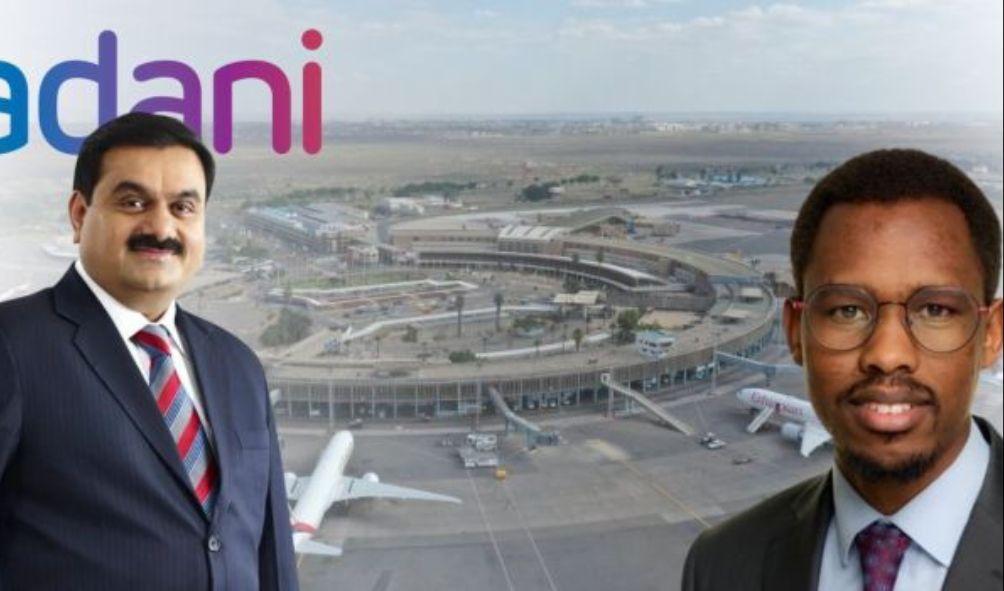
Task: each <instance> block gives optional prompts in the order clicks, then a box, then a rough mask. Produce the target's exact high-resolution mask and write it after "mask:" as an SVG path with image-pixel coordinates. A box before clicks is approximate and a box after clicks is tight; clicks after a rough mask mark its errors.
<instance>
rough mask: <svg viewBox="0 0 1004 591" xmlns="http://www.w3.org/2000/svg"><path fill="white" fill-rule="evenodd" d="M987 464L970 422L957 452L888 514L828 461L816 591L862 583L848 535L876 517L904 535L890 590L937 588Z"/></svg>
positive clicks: (987, 451) (978, 435) (987, 452)
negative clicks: (828, 499) (827, 513)
mask: <svg viewBox="0 0 1004 591" xmlns="http://www.w3.org/2000/svg"><path fill="white" fill-rule="evenodd" d="M989 465H990V445H989V444H988V443H987V442H986V440H984V439H983V435H982V434H981V433H980V428H979V427H978V426H977V425H976V423H975V422H972V423H970V425H969V439H968V440H967V441H966V445H965V447H963V448H962V452H961V453H959V457H957V458H955V461H954V462H953V463H952V465H951V466H949V467H948V469H947V470H945V471H944V472H943V473H942V474H941V476H939V477H938V479H937V480H935V481H934V482H932V483H931V484H929V485H928V486H927V488H925V489H924V490H922V491H921V492H920V493H919V494H918V495H917V496H916V497H914V498H913V499H911V500H910V502H909V503H907V504H906V505H904V506H903V508H901V509H900V510H899V511H897V512H896V513H894V514H892V515H882V514H881V513H879V512H878V511H876V510H875V509H874V508H872V506H871V505H869V504H868V503H867V502H866V501H865V500H864V499H862V498H861V495H859V494H858V493H857V491H856V490H854V487H853V486H851V484H850V482H848V481H847V479H846V478H845V477H844V475H843V474H841V472H840V469H839V468H838V467H836V466H834V467H833V470H832V472H831V474H832V478H833V510H834V511H833V519H831V520H830V526H829V529H828V530H827V532H826V543H825V546H824V547H823V561H822V565H821V566H820V569H819V586H818V589H819V590H820V591H838V590H839V591H845V590H847V589H861V588H862V574H861V559H860V557H859V554H858V549H857V546H856V545H855V544H854V538H855V536H857V534H858V532H860V531H861V530H862V529H864V528H866V527H868V526H869V525H870V524H871V523H872V522H873V521H875V520H876V519H879V520H883V521H887V522H889V523H892V524H894V525H895V526H896V527H898V528H899V529H900V530H902V531H903V532H904V533H905V534H906V535H908V536H910V540H911V542H910V546H909V547H908V548H907V550H906V553H905V554H904V555H903V561H902V562H901V563H900V565H899V573H898V575H897V576H896V586H895V588H894V590H893V591H908V590H909V591H926V590H932V591H934V590H937V589H941V587H942V585H943V584H944V582H945V575H947V574H948V567H949V565H951V563H952V557H953V556H954V555H955V549H956V548H957V547H958V545H959V540H960V539H961V538H962V531H963V530H964V529H965V527H966V523H968V521H969V514H970V513H971V512H972V510H973V505H974V504H975V503H976V498H977V497H978V496H979V494H980V488H982V486H983V479H984V477H985V476H986V472H987V467H988V466H989Z"/></svg>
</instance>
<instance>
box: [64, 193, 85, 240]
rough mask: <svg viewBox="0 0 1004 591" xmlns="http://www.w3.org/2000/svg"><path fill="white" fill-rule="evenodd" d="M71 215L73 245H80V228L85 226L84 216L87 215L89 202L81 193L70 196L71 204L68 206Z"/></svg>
mask: <svg viewBox="0 0 1004 591" xmlns="http://www.w3.org/2000/svg"><path fill="white" fill-rule="evenodd" d="M66 209H67V212H68V213H69V214H70V225H71V226H73V243H74V244H80V228H82V227H83V225H84V215H86V214H87V200H86V199H84V194H83V193H81V192H80V191H74V192H73V193H71V194H70V202H69V203H68V204H67V206H66Z"/></svg>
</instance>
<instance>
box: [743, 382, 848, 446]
mask: <svg viewBox="0 0 1004 591" xmlns="http://www.w3.org/2000/svg"><path fill="white" fill-rule="evenodd" d="M736 397H737V398H739V400H741V401H742V402H744V403H745V404H746V405H748V406H749V407H750V408H754V409H759V410H760V412H759V413H757V415H756V416H755V417H753V420H752V421H750V424H749V425H747V426H746V431H747V432H748V433H756V432H757V431H759V430H760V427H763V425H764V423H766V422H767V421H768V420H770V418H771V417H772V416H774V414H775V413H776V414H778V415H780V416H781V417H782V418H784V419H788V421H787V422H785V423H782V424H781V437H784V438H785V439H789V440H791V441H801V448H800V452H801V454H802V455H803V456H804V457H809V454H811V453H812V452H813V451H815V449H816V448H817V447H819V446H820V445H823V444H824V443H827V442H829V441H830V434H829V433H827V432H826V429H825V428H823V425H822V423H820V422H819V418H818V417H816V413H815V411H813V410H812V405H811V404H810V403H809V401H808V400H802V399H801V398H796V397H795V396H789V395H788V394H781V393H780V392H774V391H773V390H766V389H764V388H743V389H742V390H739V391H738V392H736Z"/></svg>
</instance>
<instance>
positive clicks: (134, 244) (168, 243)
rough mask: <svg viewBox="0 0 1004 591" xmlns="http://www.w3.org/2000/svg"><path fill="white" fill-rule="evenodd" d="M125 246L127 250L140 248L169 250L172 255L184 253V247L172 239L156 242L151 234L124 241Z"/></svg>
mask: <svg viewBox="0 0 1004 591" xmlns="http://www.w3.org/2000/svg"><path fill="white" fill-rule="evenodd" d="M126 246H127V247H129V250H133V251H136V250H139V249H141V248H153V249H157V250H170V251H171V252H173V253H174V254H181V253H182V252H184V251H185V247H184V246H182V245H181V242H178V241H177V240H175V239H174V238H165V239H164V240H157V237H156V236H154V235H152V234H138V235H136V236H132V237H130V238H129V240H128V241H126Z"/></svg>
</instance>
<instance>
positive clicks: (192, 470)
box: [133, 324, 218, 515]
mask: <svg viewBox="0 0 1004 591" xmlns="http://www.w3.org/2000/svg"><path fill="white" fill-rule="evenodd" d="M133 342H135V343H136V344H137V345H139V346H140V347H142V348H143V350H144V351H146V352H147V354H149V355H150V390H151V392H152V393H153V397H154V399H155V400H156V401H157V408H158V409H159V410H160V414H161V416H163V417H164V423H165V424H166V425H167V428H168V430H169V431H170V432H171V436H172V437H173V438H174V443H175V445H176V446H177V448H178V455H179V456H180V457H181V463H182V465H183V466H184V468H185V472H186V473H187V474H188V480H189V481H190V482H191V484H192V488H193V489H194V490H195V496H196V497H198V499H199V503H200V504H201V505H202V509H203V510H204V511H205V512H206V515H212V514H213V506H214V504H215V503H216V492H217V488H218V486H217V482H218V473H217V467H216V461H215V460H214V459H213V453H212V450H211V449H210V448H209V441H208V438H207V437H206V430H205V429H204V428H203V426H202V421H200V420H199V413H197V412H195V406H194V405H193V404H192V399H191V398H190V397H189V395H188V393H187V392H186V391H185V387H184V386H183V385H182V383H181V380H180V379H179V377H178V372H177V371H176V370H175V368H174V360H173V359H171V337H170V335H169V334H168V332H167V329H165V328H164V327H163V326H161V325H159V324H148V325H146V326H145V327H144V328H143V329H142V330H140V331H139V332H137V333H136V334H135V335H133Z"/></svg>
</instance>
